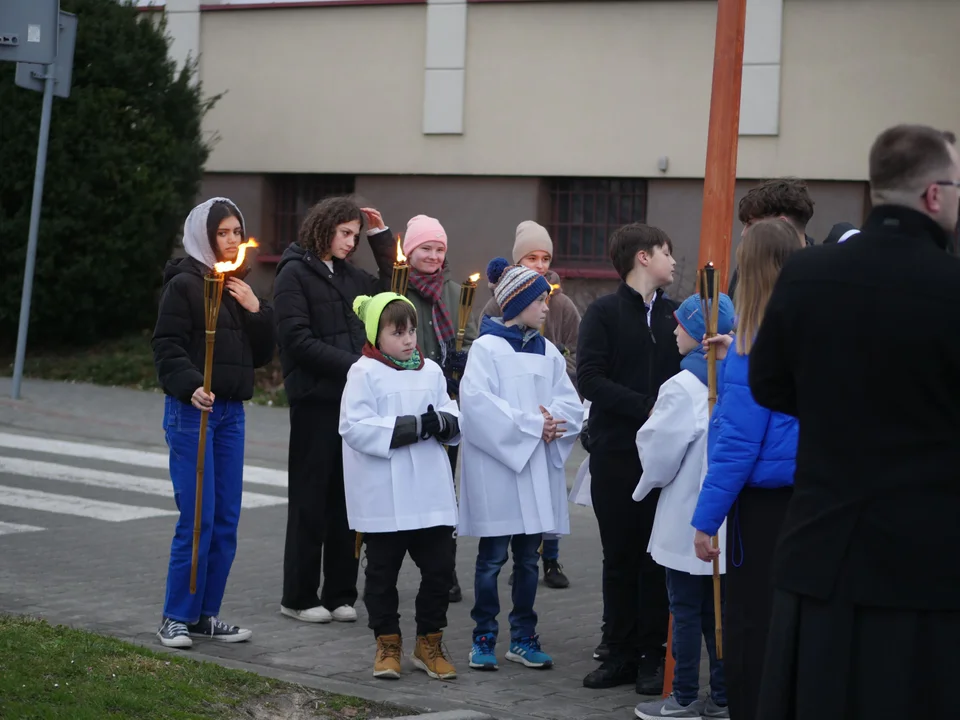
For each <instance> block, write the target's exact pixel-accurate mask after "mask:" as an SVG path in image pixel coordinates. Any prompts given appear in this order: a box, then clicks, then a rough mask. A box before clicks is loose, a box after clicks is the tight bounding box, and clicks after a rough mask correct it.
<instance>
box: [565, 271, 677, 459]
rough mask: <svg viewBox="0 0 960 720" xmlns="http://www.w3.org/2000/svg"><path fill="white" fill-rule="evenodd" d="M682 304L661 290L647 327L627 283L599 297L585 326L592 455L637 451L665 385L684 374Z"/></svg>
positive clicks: (580, 380)
mask: <svg viewBox="0 0 960 720" xmlns="http://www.w3.org/2000/svg"><path fill="white" fill-rule="evenodd" d="M676 309H677V303H675V302H674V301H673V300H670V299H669V298H667V297H666V296H665V295H664V294H663V291H662V290H658V291H657V295H656V300H655V301H654V303H653V311H652V312H651V325H652V327H651V325H648V324H647V310H646V306H645V305H644V303H643V298H642V297H641V296H640V295H639V293H637V292H636V291H634V290H633V289H631V288H630V287H629V286H627V285H626V284H624V283H621V284H620V287H619V288H617V291H616V292H615V293H613V294H612V295H604V296H603V297H600V298H597V299H596V300H595V301H594V302H593V304H592V305H590V307H588V308H587V312H586V314H585V315H584V316H583V320H582V322H581V323H580V336H579V338H578V343H577V385H578V387H579V389H580V393H581V394H582V395H583V396H584V397H585V398H586V399H587V400H590V402H591V405H590V425H589V430H588V432H589V436H590V438H589V445H590V452H591V453H598V452H601V453H602V452H618V453H619V452H627V453H633V454H636V452H637V430H639V429H640V426H641V425H643V423H645V422H646V421H647V418H648V417H650V411H651V410H653V406H654V404H655V403H656V402H657V394H658V393H659V392H660V386H661V385H662V384H663V383H664V382H666V381H667V380H669V379H670V378H671V377H673V376H674V375H676V374H677V373H678V372H680V352H679V350H677V340H676V338H675V337H674V335H673V331H674V330H675V329H676V327H677V319H676V318H675V317H674V314H673V313H674V311H675V310H676Z"/></svg>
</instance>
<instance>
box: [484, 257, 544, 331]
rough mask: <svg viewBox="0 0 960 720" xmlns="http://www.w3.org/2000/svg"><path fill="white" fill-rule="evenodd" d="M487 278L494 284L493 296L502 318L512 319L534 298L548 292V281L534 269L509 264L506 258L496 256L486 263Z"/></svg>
mask: <svg viewBox="0 0 960 720" xmlns="http://www.w3.org/2000/svg"><path fill="white" fill-rule="evenodd" d="M487 280H489V281H490V283H491V284H496V287H495V288H494V289H493V297H494V298H495V299H496V301H497V305H499V306H500V311H501V312H502V313H503V319H504V320H513V319H514V318H515V317H516V316H517V315H519V314H520V313H522V312H523V311H524V310H525V309H526V308H527V307H528V306H529V305H530V303H532V302H533V301H534V300H536V299H537V298H538V297H540V296H541V295H543V293H547V294H549V293H550V290H551V288H550V283H548V282H547V281H546V279H544V277H543V276H542V275H541V274H540V273H538V272H537V271H536V270H530V269H529V268H525V267H522V266H520V265H511V264H510V262H509V261H508V260H507V259H506V258H502V257H498V258H494V259H493V260H491V261H490V264H489V265H487Z"/></svg>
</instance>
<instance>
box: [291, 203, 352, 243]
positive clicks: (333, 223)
mask: <svg viewBox="0 0 960 720" xmlns="http://www.w3.org/2000/svg"><path fill="white" fill-rule="evenodd" d="M351 220H356V221H358V222H359V223H360V229H361V230H363V213H362V212H360V206H359V205H357V203H356V202H355V201H354V200H353V198H350V197H329V198H326V199H324V200H321V201H320V202H318V203H317V204H316V205H314V206H313V207H312V208H310V210H309V211H307V216H306V217H305V218H304V219H303V222H302V223H301V224H300V232H299V233H298V235H297V242H299V243H300V247H302V248H303V249H304V250H310V251H311V252H313V254H314V255H316V256H317V257H318V258H322V257H323V256H324V255H326V254H327V253H328V252H330V245H331V243H332V242H333V234H334V233H335V232H336V230H337V225H342V224H343V223H347V222H350V221H351Z"/></svg>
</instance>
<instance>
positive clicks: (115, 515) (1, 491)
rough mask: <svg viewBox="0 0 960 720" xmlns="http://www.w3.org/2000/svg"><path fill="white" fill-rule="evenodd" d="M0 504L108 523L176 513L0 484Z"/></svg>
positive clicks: (175, 512)
mask: <svg viewBox="0 0 960 720" xmlns="http://www.w3.org/2000/svg"><path fill="white" fill-rule="evenodd" d="M0 505H10V506H12V507H18V508H26V509H27V510H45V511H46V512H54V513H61V514H63V515H78V516H80V517H87V518H93V519H94V520H106V521H108V522H124V521H125V520H140V519H142V518H149V517H160V516H162V515H176V514H177V511H176V510H161V509H159V508H151V507H138V506H136V505H123V504H121V503H115V502H106V501H105V500H88V499H86V498H81V497H74V496H72V495H57V494H55V493H48V492H43V491H41V490H27V489H25V488H15V487H6V486H4V485H0Z"/></svg>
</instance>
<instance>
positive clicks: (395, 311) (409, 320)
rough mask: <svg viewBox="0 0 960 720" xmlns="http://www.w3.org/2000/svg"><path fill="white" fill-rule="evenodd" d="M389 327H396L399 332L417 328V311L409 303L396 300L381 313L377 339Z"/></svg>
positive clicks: (388, 304)
mask: <svg viewBox="0 0 960 720" xmlns="http://www.w3.org/2000/svg"><path fill="white" fill-rule="evenodd" d="M388 325H395V326H396V327H397V329H398V330H401V331H404V330H409V329H410V328H411V327H412V328H416V327H417V311H416V309H415V308H414V307H413V305H411V304H410V303H408V302H404V301H403V300H394V301H393V302H389V303H387V305H386V307H385V308H383V312H382V313H380V323H379V324H378V325H377V337H378V338H379V337H380V333H381V332H382V331H383V329H384V328H385V327H387V326H388Z"/></svg>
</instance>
